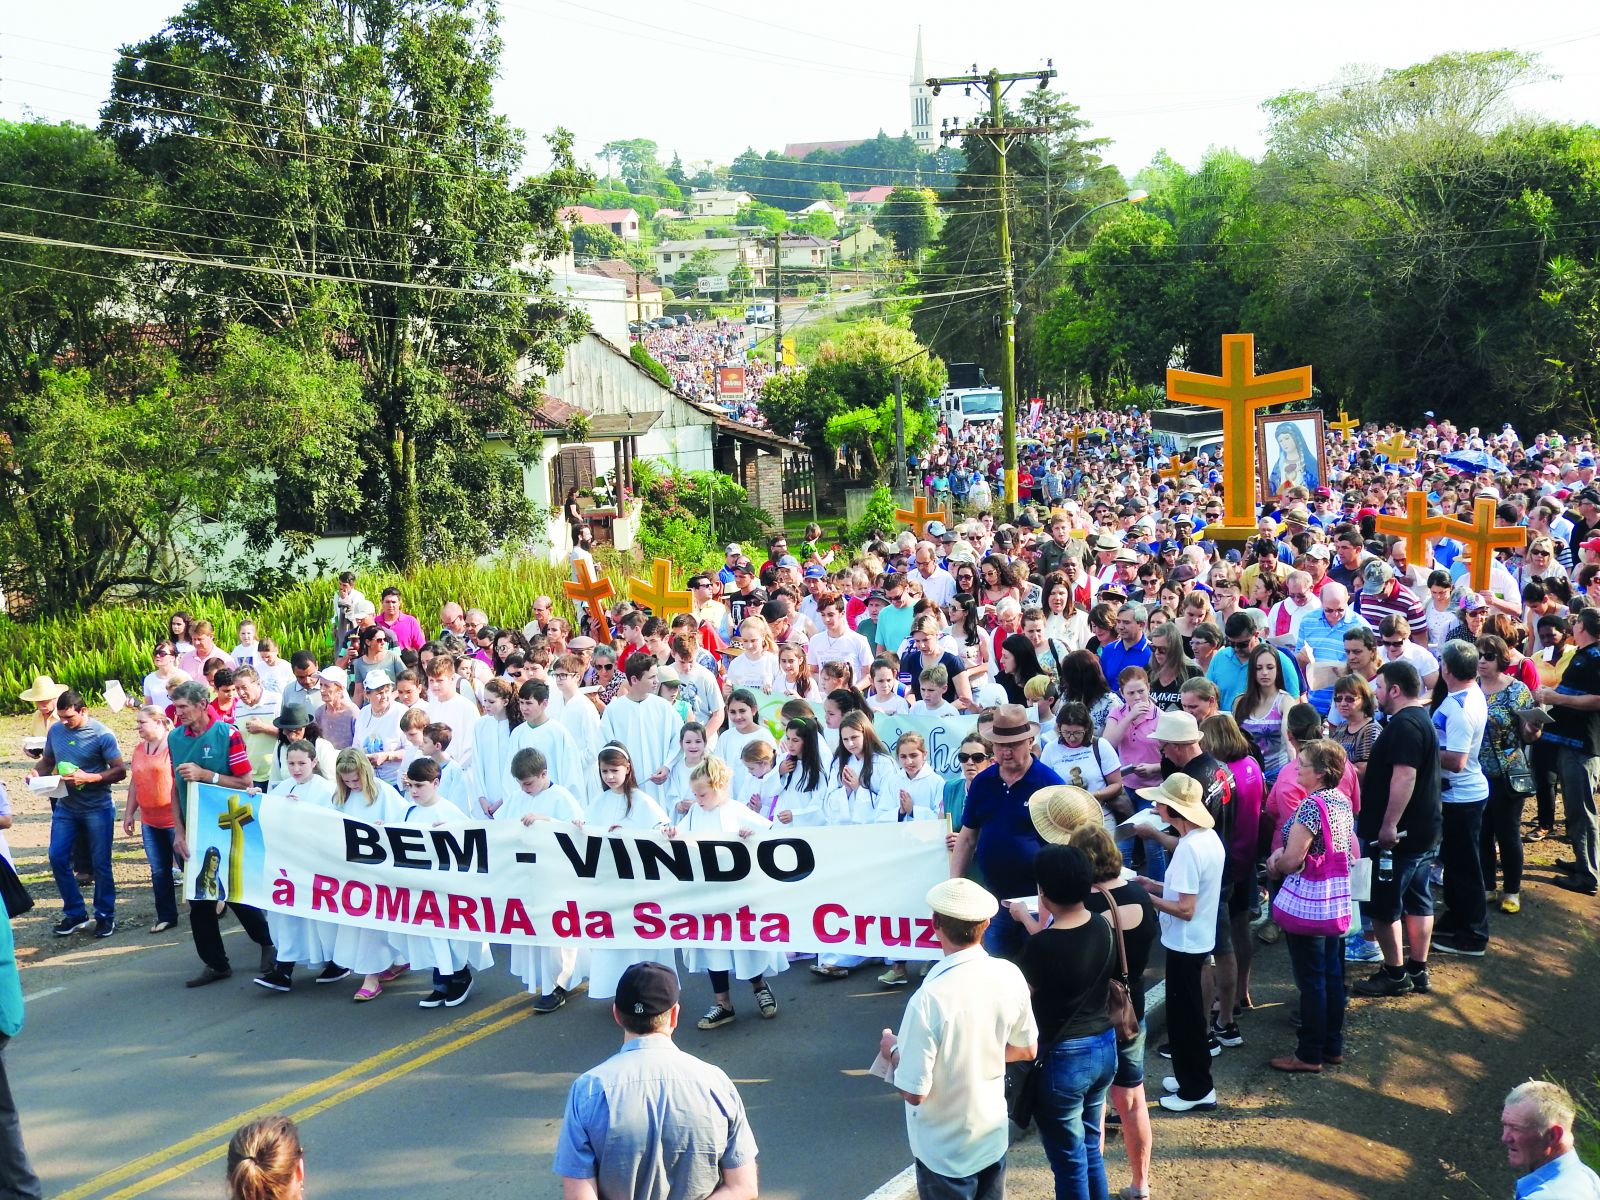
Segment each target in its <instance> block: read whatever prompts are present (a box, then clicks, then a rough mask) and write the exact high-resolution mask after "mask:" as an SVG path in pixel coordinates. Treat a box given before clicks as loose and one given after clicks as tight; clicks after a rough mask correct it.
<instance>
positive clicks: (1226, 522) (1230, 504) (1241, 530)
mask: <svg viewBox="0 0 1600 1200" xmlns="http://www.w3.org/2000/svg"><path fill="white" fill-rule="evenodd" d="M1255 346H1256V338H1255V334H1253V333H1225V334H1223V335H1222V374H1221V375H1201V374H1198V373H1196V372H1194V371H1174V370H1169V371H1168V372H1167V398H1168V399H1169V400H1172V401H1175V402H1176V403H1179V404H1198V405H1200V406H1201V407H1202V408H1217V409H1221V410H1222V479H1223V485H1224V490H1223V496H1222V506H1223V511H1222V521H1221V522H1220V523H1219V524H1216V525H1208V526H1207V527H1206V533H1207V534H1208V535H1209V536H1211V537H1214V538H1222V539H1227V540H1235V541H1237V540H1242V539H1244V538H1248V537H1252V536H1254V534H1255V532H1256V454H1255V448H1256V420H1255V419H1256V413H1258V412H1260V411H1261V410H1262V409H1264V408H1266V407H1267V406H1268V405H1271V404H1283V403H1287V402H1288V401H1290V400H1304V399H1306V398H1307V397H1309V396H1310V395H1311V368H1310V367H1295V368H1293V369H1292V370H1288V371H1274V372H1272V373H1271V374H1269V375H1257V374H1256V367H1255Z"/></svg>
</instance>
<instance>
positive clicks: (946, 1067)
mask: <svg viewBox="0 0 1600 1200" xmlns="http://www.w3.org/2000/svg"><path fill="white" fill-rule="evenodd" d="M1023 820H1027V810H1026V808H1024V809H1023ZM927 903H928V907H929V908H931V909H932V910H933V928H934V933H935V934H936V935H937V937H938V939H939V946H940V948H941V949H942V950H943V951H944V958H943V960H942V961H940V962H939V963H937V964H935V966H934V967H933V969H932V970H930V971H929V972H928V975H927V978H926V979H924V980H923V983H922V986H921V987H920V988H918V989H917V992H916V994H915V995H913V996H912V997H911V999H910V1001H909V1002H908V1003H907V1004H906V1012H905V1017H904V1018H903V1019H902V1020H901V1022H900V1037H899V1039H896V1037H895V1035H894V1032H893V1030H889V1029H885V1030H884V1031H883V1036H882V1037H881V1038H880V1039H879V1046H878V1048H879V1051H880V1053H882V1055H883V1057H884V1058H886V1059H888V1060H889V1062H890V1063H891V1064H892V1065H893V1066H894V1085H895V1087H896V1088H898V1089H899V1091H900V1094H901V1095H902V1096H903V1097H905V1101H906V1135H907V1137H908V1138H909V1140H910V1142H911V1154H912V1157H913V1158H914V1159H915V1160H916V1167H917V1195H918V1196H920V1197H922V1200H1002V1198H1003V1197H1004V1196H1005V1193H1006V1144H1007V1133H1008V1130H1007V1115H1006V1096H1005V1064H1006V1063H1009V1062H1027V1061H1029V1060H1031V1059H1032V1058H1033V1057H1034V1055H1035V1054H1036V1053H1037V1052H1038V1041H1039V1030H1038V1027H1037V1026H1036V1025H1035V1024H1034V1020H1033V1004H1032V1001H1031V999H1030V997H1029V993H1028V985H1027V982H1026V981H1025V980H1024V979H1023V978H1022V972H1021V971H1020V970H1018V969H1017V967H1016V966H1015V964H1013V963H1009V962H1006V961H1004V960H1003V959H997V958H991V957H990V956H989V954H988V953H987V951H985V949H984V947H983V940H984V937H983V935H984V930H985V929H986V928H987V927H988V925H989V922H990V921H991V920H992V919H993V918H994V916H995V915H996V913H997V912H998V911H999V908H1000V902H999V901H998V900H996V899H995V898H994V896H993V895H992V894H991V893H989V892H988V891H985V890H984V889H983V888H981V887H979V886H978V885H977V884H976V883H973V882H972V880H970V879H960V878H957V879H947V880H945V881H944V882H943V883H938V884H935V885H934V886H933V888H932V889H931V890H930V891H929V892H928V897H927Z"/></svg>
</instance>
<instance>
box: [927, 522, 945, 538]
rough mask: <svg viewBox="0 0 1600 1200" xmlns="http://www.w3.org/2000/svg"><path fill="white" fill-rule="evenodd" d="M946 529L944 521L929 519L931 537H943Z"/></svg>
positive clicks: (929, 534)
mask: <svg viewBox="0 0 1600 1200" xmlns="http://www.w3.org/2000/svg"><path fill="white" fill-rule="evenodd" d="M944 529H945V526H944V522H943V521H929V522H928V537H929V538H942V537H943V536H944Z"/></svg>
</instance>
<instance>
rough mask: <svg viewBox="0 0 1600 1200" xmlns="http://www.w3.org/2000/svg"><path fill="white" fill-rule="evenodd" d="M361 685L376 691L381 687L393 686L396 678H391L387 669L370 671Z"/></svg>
mask: <svg viewBox="0 0 1600 1200" xmlns="http://www.w3.org/2000/svg"><path fill="white" fill-rule="evenodd" d="M361 686H362V687H363V688H365V689H366V690H367V691H369V692H375V691H377V690H378V689H379V688H387V687H393V686H394V680H392V679H390V678H389V672H387V671H384V670H377V671H368V672H367V677H366V678H365V679H364V680H362V681H361Z"/></svg>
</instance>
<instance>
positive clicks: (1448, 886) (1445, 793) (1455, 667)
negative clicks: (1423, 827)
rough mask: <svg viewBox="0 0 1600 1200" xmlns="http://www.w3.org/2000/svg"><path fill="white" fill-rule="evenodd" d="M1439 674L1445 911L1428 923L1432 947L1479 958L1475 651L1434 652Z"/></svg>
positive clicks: (1484, 913)
mask: <svg viewBox="0 0 1600 1200" xmlns="http://www.w3.org/2000/svg"><path fill="white" fill-rule="evenodd" d="M1439 671H1440V673H1441V674H1442V675H1443V676H1444V685H1445V697H1444V699H1443V700H1442V701H1440V702H1439V707H1438V708H1437V709H1435V710H1434V714H1433V727H1434V729H1435V730H1437V731H1438V734H1439V765H1440V766H1441V767H1442V768H1443V770H1442V771H1441V772H1440V794H1439V798H1440V799H1441V800H1442V801H1443V802H1444V805H1443V807H1444V831H1443V834H1442V835H1441V838H1440V842H1439V865H1440V866H1442V867H1443V868H1444V902H1445V906H1446V908H1447V909H1448V911H1447V912H1445V913H1444V914H1443V915H1442V916H1440V917H1439V918H1438V919H1437V920H1436V921H1435V922H1434V926H1433V948H1434V949H1435V950H1438V951H1442V952H1443V953H1445V954H1464V955H1467V956H1469V957H1472V958H1482V957H1483V955H1484V953H1485V951H1486V950H1487V949H1488V946H1489V905H1488V903H1487V901H1486V900H1485V898H1484V893H1483V860H1482V858H1481V856H1480V852H1479V848H1478V843H1479V836H1480V834H1481V833H1482V830H1483V810H1484V808H1485V807H1486V805H1487V803H1488V800H1489V780H1488V778H1487V777H1486V776H1485V775H1484V773H1483V767H1482V766H1480V765H1479V763H1478V752H1479V751H1480V750H1482V749H1483V734H1484V730H1486V729H1487V728H1488V725H1489V702H1488V701H1487V700H1486V699H1485V698H1484V695H1483V689H1482V688H1480V687H1479V686H1478V649H1477V647H1476V646H1474V645H1473V644H1472V643H1471V642H1464V641H1460V640H1454V641H1449V642H1446V643H1445V644H1444V645H1443V646H1441V647H1440V649H1439Z"/></svg>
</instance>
